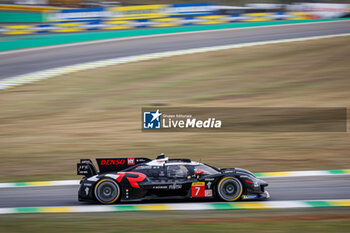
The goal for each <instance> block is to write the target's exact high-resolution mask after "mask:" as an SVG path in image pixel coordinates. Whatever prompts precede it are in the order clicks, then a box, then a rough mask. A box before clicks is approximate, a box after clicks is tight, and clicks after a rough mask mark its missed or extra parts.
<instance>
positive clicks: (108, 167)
mask: <svg viewBox="0 0 350 233" xmlns="http://www.w3.org/2000/svg"><path fill="white" fill-rule="evenodd" d="M96 161H97V165H98V168H99V172H97V170H96V168H95V166H94V164H93V162H92V161H91V160H90V159H81V160H80V163H78V164H77V174H78V175H83V176H86V177H91V176H94V175H97V174H98V173H107V172H118V171H122V170H124V169H126V168H129V167H132V166H134V165H136V164H140V163H146V162H149V161H151V159H148V158H139V157H138V158H101V159H100V158H99V159H96Z"/></svg>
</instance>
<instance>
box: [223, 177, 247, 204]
mask: <svg viewBox="0 0 350 233" xmlns="http://www.w3.org/2000/svg"><path fill="white" fill-rule="evenodd" d="M217 191H218V195H219V197H220V199H221V200H223V201H236V200H237V199H238V198H240V197H241V195H242V191H243V187H242V183H241V182H240V181H239V180H238V179H237V178H235V177H224V178H222V179H221V180H220V182H219V184H218V186H217Z"/></svg>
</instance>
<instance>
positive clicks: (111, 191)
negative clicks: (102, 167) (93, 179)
mask: <svg viewBox="0 0 350 233" xmlns="http://www.w3.org/2000/svg"><path fill="white" fill-rule="evenodd" d="M119 196H120V188H119V185H118V183H117V182H115V181H114V180H111V179H102V180H100V181H99V182H98V183H97V184H96V186H95V197H96V199H97V201H99V202H100V203H102V204H112V203H114V202H116V201H117V200H118V199H119Z"/></svg>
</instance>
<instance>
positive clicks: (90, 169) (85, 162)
mask: <svg viewBox="0 0 350 233" xmlns="http://www.w3.org/2000/svg"><path fill="white" fill-rule="evenodd" d="M96 174H97V170H96V167H95V165H94V163H93V162H92V161H91V160H90V159H81V160H80V163H77V175H83V176H86V177H91V176H94V175H96Z"/></svg>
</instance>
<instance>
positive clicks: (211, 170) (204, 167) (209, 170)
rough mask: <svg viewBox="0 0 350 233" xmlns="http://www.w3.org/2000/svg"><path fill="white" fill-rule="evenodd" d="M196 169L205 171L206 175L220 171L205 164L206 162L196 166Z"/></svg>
mask: <svg viewBox="0 0 350 233" xmlns="http://www.w3.org/2000/svg"><path fill="white" fill-rule="evenodd" d="M194 170H195V171H204V175H214V174H218V173H219V172H218V171H217V170H215V169H214V168H212V167H209V166H207V165H204V164H201V165H196V166H194Z"/></svg>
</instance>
